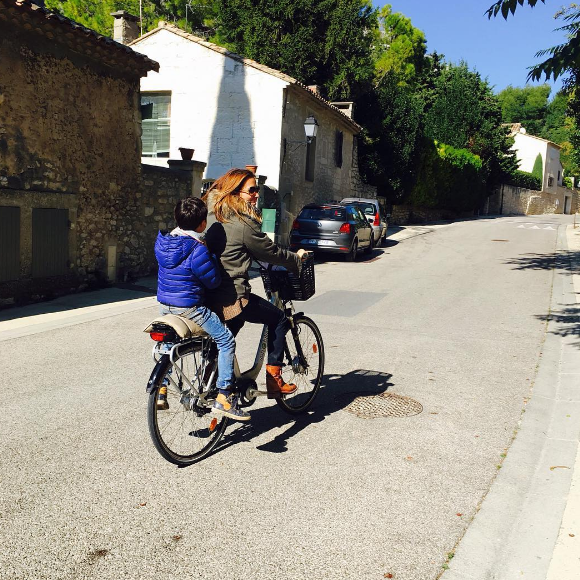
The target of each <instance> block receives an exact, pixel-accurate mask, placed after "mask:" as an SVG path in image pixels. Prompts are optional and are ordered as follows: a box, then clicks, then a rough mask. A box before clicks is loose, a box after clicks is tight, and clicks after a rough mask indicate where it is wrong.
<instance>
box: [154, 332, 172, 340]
mask: <svg viewBox="0 0 580 580" xmlns="http://www.w3.org/2000/svg"><path fill="white" fill-rule="evenodd" d="M149 336H150V337H151V339H152V340H154V341H155V342H165V341H166V340H167V339H168V338H169V335H168V334H165V332H150V333H149Z"/></svg>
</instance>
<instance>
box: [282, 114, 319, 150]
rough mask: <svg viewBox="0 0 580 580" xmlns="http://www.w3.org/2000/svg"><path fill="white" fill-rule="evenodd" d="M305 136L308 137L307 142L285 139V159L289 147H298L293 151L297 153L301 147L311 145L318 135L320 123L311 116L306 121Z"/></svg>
mask: <svg viewBox="0 0 580 580" xmlns="http://www.w3.org/2000/svg"><path fill="white" fill-rule="evenodd" d="M304 134H305V135H306V141H290V140H288V139H286V137H284V158H285V157H286V152H287V148H288V145H296V147H295V148H294V149H293V150H292V151H296V150H297V149H298V147H300V146H301V145H310V143H312V139H314V138H315V137H316V135H317V134H318V121H317V120H316V119H315V118H314V116H313V115H310V116H309V117H307V118H306V121H304Z"/></svg>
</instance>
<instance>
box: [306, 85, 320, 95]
mask: <svg viewBox="0 0 580 580" xmlns="http://www.w3.org/2000/svg"><path fill="white" fill-rule="evenodd" d="M308 90H310V91H312V92H313V93H314V94H315V95H316V96H318V97H320V96H322V95H321V94H320V85H308Z"/></svg>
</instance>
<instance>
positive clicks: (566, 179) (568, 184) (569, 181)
mask: <svg viewBox="0 0 580 580" xmlns="http://www.w3.org/2000/svg"><path fill="white" fill-rule="evenodd" d="M562 183H563V184H564V187H567V188H568V189H572V188H573V187H574V182H573V181H572V178H571V177H564V179H563V180H562Z"/></svg>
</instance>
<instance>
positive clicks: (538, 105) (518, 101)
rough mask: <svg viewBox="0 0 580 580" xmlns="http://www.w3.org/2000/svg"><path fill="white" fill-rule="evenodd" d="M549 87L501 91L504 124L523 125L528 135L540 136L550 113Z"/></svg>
mask: <svg viewBox="0 0 580 580" xmlns="http://www.w3.org/2000/svg"><path fill="white" fill-rule="evenodd" d="M550 91H551V88H550V86H549V85H541V86H539V87H533V86H526V87H523V88H521V87H512V86H511V85H510V86H508V87H506V88H505V89H504V90H503V91H501V92H500V93H499V94H498V95H497V98H498V99H499V103H500V106H501V114H502V120H503V121H504V123H521V124H522V125H523V126H524V127H525V128H526V130H527V131H528V133H531V134H532V135H538V136H540V134H541V132H542V130H543V128H544V122H545V118H546V115H547V111H548V97H549V96H550Z"/></svg>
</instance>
